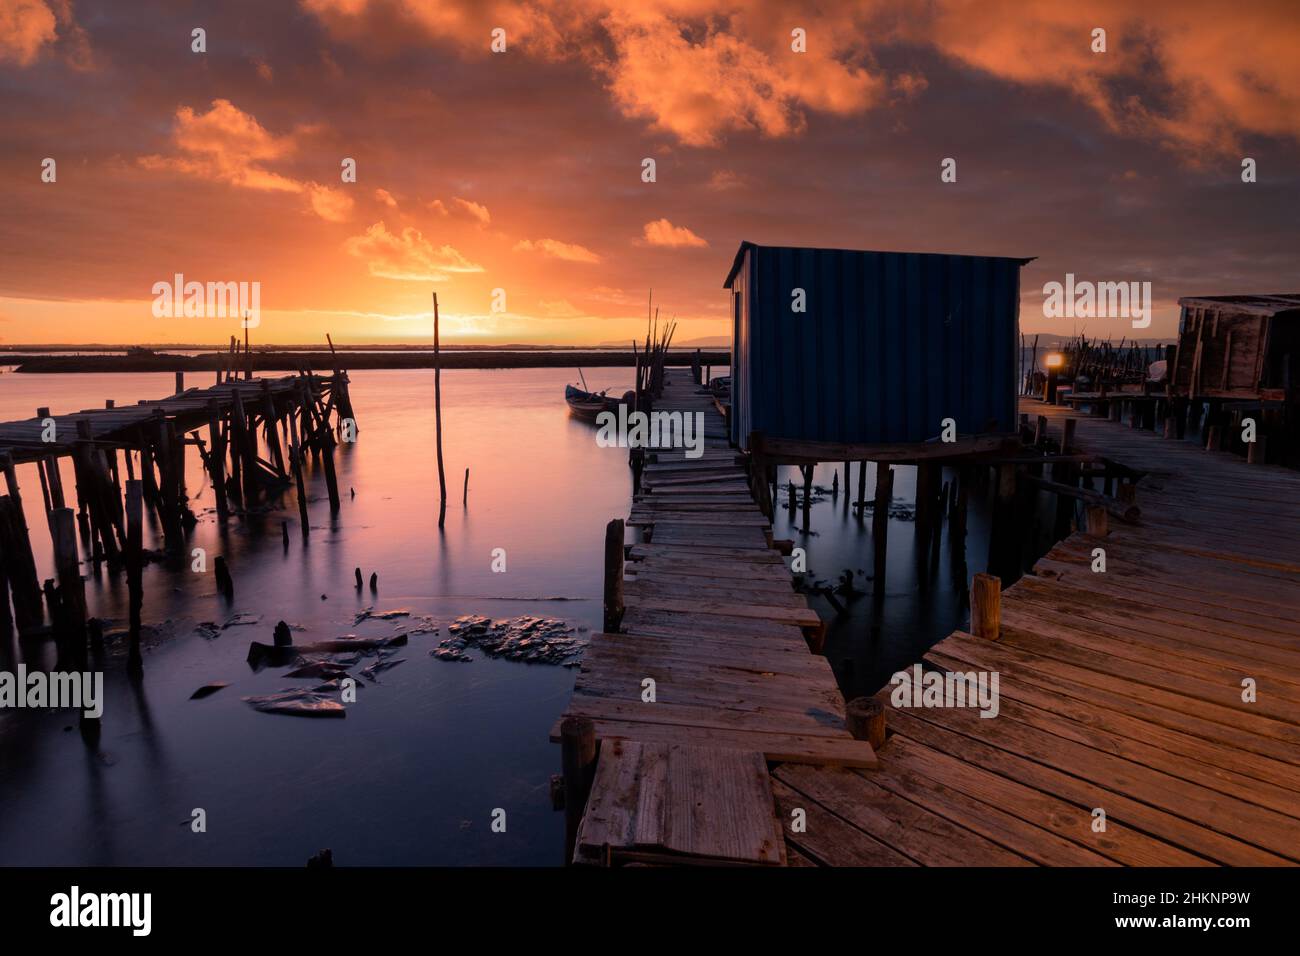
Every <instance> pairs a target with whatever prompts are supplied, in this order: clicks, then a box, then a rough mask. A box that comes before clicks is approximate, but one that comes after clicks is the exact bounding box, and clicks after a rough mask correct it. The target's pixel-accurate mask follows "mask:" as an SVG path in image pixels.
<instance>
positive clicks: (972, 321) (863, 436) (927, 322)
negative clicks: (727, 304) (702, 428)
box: [723, 242, 1030, 461]
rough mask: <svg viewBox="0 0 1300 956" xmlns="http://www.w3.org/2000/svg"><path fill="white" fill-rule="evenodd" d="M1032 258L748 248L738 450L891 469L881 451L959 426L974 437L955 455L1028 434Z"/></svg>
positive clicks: (735, 273)
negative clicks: (753, 444) (1023, 353)
mask: <svg viewBox="0 0 1300 956" xmlns="http://www.w3.org/2000/svg"><path fill="white" fill-rule="evenodd" d="M1029 261H1030V260H1029V259H1013V258H1004V257H996V256H963V255H939V254H933V253H910V252H908V253H904V252H860V251H854V250H846V249H804V248H790V247H776V246H758V245H755V244H754V243H750V242H745V243H741V246H740V249H739V251H738V252H737V253H736V258H735V262H734V263H733V264H732V267H731V271H730V272H729V273H728V275H727V278H726V281H725V282H724V283H723V286H724V288H727V289H730V290H731V294H732V318H733V323H734V334H735V337H734V346H733V353H732V381H731V389H732V418H731V433H732V438H733V440H734V441H735V442H736V443H737V444H738V445H739V446H740V447H742V448H748V447H749V442H750V436H751V434H753V433H761V435H762V440H763V441H764V442H765V443H768V445H767V447H768V448H769V450H771V449H773V448H774V447H775V444H776V443H779V444H780V446H781V447H783V448H785V449H787V450H790V451H799V452H803V453H804V455H805V456H806V457H810V458H812V459H813V460H818V459H820V460H823V461H825V460H835V459H850V458H852V459H860V458H873V459H877V460H879V459H882V458H884V457H887V456H886V455H884V454H881V452H882V450H883V449H882V448H881V446H884V445H891V446H905V445H910V446H913V450H915V446H917V445H919V444H921V443H924V442H929V441H933V440H936V439H937V438H938V437H939V436H940V434H941V432H942V431H943V428H944V426H943V420H944V419H947V418H952V419H954V420H955V422H956V429H957V431H958V432H959V433H960V434H961V435H962V436H964V437H963V441H962V443H961V445H960V446H959V447H955V448H954V447H951V446H949V447H948V448H947V449H946V451H947V452H949V453H956V454H961V453H962V452H964V451H966V452H968V451H972V450H975V448H974V445H973V442H974V440H975V439H976V438H978V436H989V435H993V434H996V433H1001V434H1008V433H1011V432H1014V431H1015V428H1016V385H1017V353H1016V349H1017V347H1018V336H1019V332H1018V323H1019V313H1020V267H1021V266H1022V265H1024V264H1025V263H1026V262H1029ZM832 445H839V446H858V447H856V448H852V449H850V448H844V447H839V448H831V447H827V446H832ZM819 446H820V448H819ZM863 446H872V447H870V448H867V447H863ZM819 452H820V453H819ZM778 457H785V456H778Z"/></svg>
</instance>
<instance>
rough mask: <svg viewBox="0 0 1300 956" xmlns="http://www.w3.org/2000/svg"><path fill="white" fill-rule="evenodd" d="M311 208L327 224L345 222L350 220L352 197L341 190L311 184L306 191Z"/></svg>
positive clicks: (352, 204)
mask: <svg viewBox="0 0 1300 956" xmlns="http://www.w3.org/2000/svg"><path fill="white" fill-rule="evenodd" d="M308 193H309V196H310V199H311V208H312V210H313V211H314V212H315V213H316V215H318V216H320V217H321V218H322V219H324V220H326V221H327V222H347V221H348V220H349V219H350V218H352V207H353V206H354V205H355V203H354V202H353V201H352V197H351V196H349V195H348V194H347V193H346V192H345V191H344V190H342V189H331V188H329V187H328V186H321V185H318V184H316V183H312V185H311V187H310V188H309V190H308Z"/></svg>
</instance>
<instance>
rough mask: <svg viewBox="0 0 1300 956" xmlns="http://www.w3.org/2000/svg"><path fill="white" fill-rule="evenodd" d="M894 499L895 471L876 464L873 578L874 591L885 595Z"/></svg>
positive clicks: (872, 536) (872, 516)
mask: <svg viewBox="0 0 1300 956" xmlns="http://www.w3.org/2000/svg"><path fill="white" fill-rule="evenodd" d="M893 497H894V469H893V466H892V465H890V464H889V463H888V462H884V461H878V462H876V500H875V508H874V510H873V511H872V515H871V542H872V550H873V556H872V572H871V573H872V576H873V579H874V590H875V592H876V593H877V594H878V595H882V596H883V595H884V593H885V574H886V562H887V559H888V553H889V504H890V502H891V501H892V500H893Z"/></svg>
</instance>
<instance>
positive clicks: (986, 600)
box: [970, 574, 1002, 641]
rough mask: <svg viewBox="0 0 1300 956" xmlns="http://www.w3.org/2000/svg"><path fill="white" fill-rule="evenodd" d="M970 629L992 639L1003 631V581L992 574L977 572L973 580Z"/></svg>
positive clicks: (980, 635)
mask: <svg viewBox="0 0 1300 956" xmlns="http://www.w3.org/2000/svg"><path fill="white" fill-rule="evenodd" d="M970 629H971V633H972V634H974V635H975V636H976V637H983V638H987V639H988V640H990V641H996V640H997V639H998V637H999V636H1000V635H1001V633H1002V582H1001V581H1000V580H999V579H998V578H996V577H994V576H993V575H992V574H977V575H975V578H974V580H972V581H971V589H970Z"/></svg>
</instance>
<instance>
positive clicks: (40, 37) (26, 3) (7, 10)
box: [0, 0, 57, 66]
mask: <svg viewBox="0 0 1300 956" xmlns="http://www.w3.org/2000/svg"><path fill="white" fill-rule="evenodd" d="M56 22H57V21H56V20H55V17H54V11H52V10H51V9H50V8H49V7H47V6H46V5H45V4H44V3H42V2H41V0H0V62H4V61H6V60H8V61H11V62H14V63H17V64H18V65H19V66H28V65H29V64H31V63H32V62H34V61H35V59H36V57H37V56H39V55H40V52H41V48H42V47H44V46H45V44H47V43H53V42H54V40H55V37H56V36H57V33H56V31H55V29H54V27H55V23H56Z"/></svg>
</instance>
